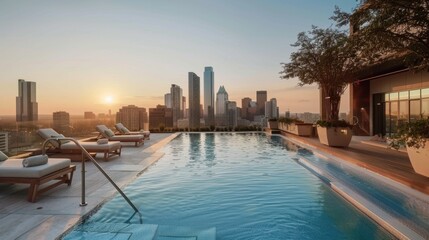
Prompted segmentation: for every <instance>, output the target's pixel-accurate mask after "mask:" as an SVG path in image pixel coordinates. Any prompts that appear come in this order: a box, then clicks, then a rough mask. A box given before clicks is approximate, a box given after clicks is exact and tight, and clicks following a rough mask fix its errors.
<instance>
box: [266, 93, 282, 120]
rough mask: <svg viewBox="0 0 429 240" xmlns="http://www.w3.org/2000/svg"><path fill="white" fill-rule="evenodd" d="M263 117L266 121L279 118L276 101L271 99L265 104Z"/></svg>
mask: <svg viewBox="0 0 429 240" xmlns="http://www.w3.org/2000/svg"><path fill="white" fill-rule="evenodd" d="M265 117H266V118H268V119H270V118H278V117H279V113H278V107H277V99H275V98H271V100H270V101H268V102H266V103H265Z"/></svg>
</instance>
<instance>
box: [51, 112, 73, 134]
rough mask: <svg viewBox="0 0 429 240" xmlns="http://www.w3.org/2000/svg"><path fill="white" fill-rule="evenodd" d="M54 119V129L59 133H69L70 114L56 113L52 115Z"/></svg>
mask: <svg viewBox="0 0 429 240" xmlns="http://www.w3.org/2000/svg"><path fill="white" fill-rule="evenodd" d="M52 119H53V122H52V127H53V129H55V130H56V131H57V132H67V131H69V130H70V114H69V113H68V112H64V111H59V112H54V113H52Z"/></svg>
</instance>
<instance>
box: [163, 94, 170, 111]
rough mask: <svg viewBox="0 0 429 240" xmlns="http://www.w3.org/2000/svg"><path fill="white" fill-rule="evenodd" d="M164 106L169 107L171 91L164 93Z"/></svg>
mask: <svg viewBox="0 0 429 240" xmlns="http://www.w3.org/2000/svg"><path fill="white" fill-rule="evenodd" d="M164 106H165V107H166V108H171V106H172V105H171V93H166V94H165V95H164Z"/></svg>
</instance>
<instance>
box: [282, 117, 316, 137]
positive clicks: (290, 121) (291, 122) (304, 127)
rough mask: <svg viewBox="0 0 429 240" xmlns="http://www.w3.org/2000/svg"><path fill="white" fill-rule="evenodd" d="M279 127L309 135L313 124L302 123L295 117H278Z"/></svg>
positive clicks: (293, 132) (311, 132)
mask: <svg viewBox="0 0 429 240" xmlns="http://www.w3.org/2000/svg"><path fill="white" fill-rule="evenodd" d="M279 129H280V130H282V131H285V132H288V133H292V134H295V135H298V136H305V137H309V136H311V135H312V134H313V124H311V123H304V122H303V121H301V120H299V119H296V118H287V117H283V118H280V119H279Z"/></svg>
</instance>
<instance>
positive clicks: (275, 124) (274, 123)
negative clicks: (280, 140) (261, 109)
mask: <svg viewBox="0 0 429 240" xmlns="http://www.w3.org/2000/svg"><path fill="white" fill-rule="evenodd" d="M268 127H269V128H270V129H279V122H277V121H268Z"/></svg>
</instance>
